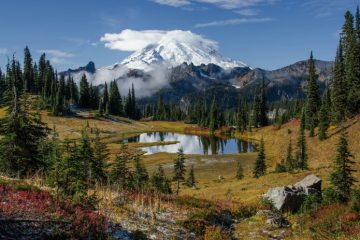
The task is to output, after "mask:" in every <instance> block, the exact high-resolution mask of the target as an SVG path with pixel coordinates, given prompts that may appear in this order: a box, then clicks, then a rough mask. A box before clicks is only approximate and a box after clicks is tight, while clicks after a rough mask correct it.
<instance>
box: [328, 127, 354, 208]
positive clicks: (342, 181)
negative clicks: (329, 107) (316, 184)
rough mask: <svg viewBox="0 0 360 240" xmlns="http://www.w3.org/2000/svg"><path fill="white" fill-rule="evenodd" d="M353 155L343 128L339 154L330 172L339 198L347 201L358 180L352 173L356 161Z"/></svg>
mask: <svg viewBox="0 0 360 240" xmlns="http://www.w3.org/2000/svg"><path fill="white" fill-rule="evenodd" d="M352 159H353V155H352V154H351V153H350V151H349V149H348V141H347V133H346V131H345V130H344V129H343V130H342V132H341V136H340V139H339V143H338V147H337V155H336V158H335V160H334V163H333V171H332V173H331V174H330V183H331V185H332V186H333V187H334V189H335V191H336V192H337V193H338V196H339V200H340V201H342V202H347V201H349V199H350V193H351V188H352V186H353V185H354V183H355V182H356V180H355V178H354V176H353V175H352V174H353V172H354V169H353V168H352V165H353V164H354V163H355V162H354V161H353V160H352Z"/></svg>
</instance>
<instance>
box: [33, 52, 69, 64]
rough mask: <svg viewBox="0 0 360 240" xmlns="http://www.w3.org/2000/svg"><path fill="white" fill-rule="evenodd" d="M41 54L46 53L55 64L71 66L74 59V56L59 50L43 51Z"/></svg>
mask: <svg viewBox="0 0 360 240" xmlns="http://www.w3.org/2000/svg"><path fill="white" fill-rule="evenodd" d="M38 52H39V53H45V54H46V55H48V56H49V57H50V61H51V62H52V63H53V64H69V63H71V61H70V60H69V59H70V58H72V57H74V54H72V53H69V52H65V51H61V50H57V49H41V50H38Z"/></svg>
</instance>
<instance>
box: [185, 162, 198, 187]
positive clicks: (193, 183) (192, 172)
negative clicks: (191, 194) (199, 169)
mask: <svg viewBox="0 0 360 240" xmlns="http://www.w3.org/2000/svg"><path fill="white" fill-rule="evenodd" d="M186 185H187V186H188V187H196V179H195V170H194V165H191V167H190V171H189V175H188V177H187V179H186Z"/></svg>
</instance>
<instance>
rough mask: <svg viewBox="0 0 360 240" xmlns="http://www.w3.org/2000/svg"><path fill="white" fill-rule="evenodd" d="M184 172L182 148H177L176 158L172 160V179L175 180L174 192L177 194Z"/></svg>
mask: <svg viewBox="0 0 360 240" xmlns="http://www.w3.org/2000/svg"><path fill="white" fill-rule="evenodd" d="M184 174H185V156H184V151H183V150H182V148H180V149H179V150H178V153H177V158H176V159H175V161H174V177H173V180H174V181H176V194H177V195H179V191H180V182H181V181H183V180H184Z"/></svg>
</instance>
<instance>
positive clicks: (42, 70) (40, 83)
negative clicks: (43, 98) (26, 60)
mask: <svg viewBox="0 0 360 240" xmlns="http://www.w3.org/2000/svg"><path fill="white" fill-rule="evenodd" d="M38 68H39V69H38V78H37V82H36V88H37V93H38V94H42V93H43V87H44V84H45V74H46V72H47V69H46V68H47V66H46V56H45V53H43V54H42V55H41V56H40V59H39V64H38Z"/></svg>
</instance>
